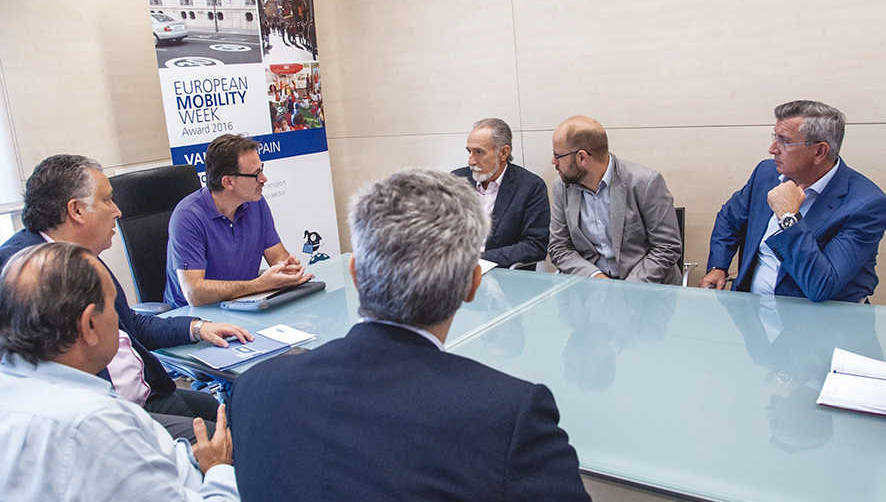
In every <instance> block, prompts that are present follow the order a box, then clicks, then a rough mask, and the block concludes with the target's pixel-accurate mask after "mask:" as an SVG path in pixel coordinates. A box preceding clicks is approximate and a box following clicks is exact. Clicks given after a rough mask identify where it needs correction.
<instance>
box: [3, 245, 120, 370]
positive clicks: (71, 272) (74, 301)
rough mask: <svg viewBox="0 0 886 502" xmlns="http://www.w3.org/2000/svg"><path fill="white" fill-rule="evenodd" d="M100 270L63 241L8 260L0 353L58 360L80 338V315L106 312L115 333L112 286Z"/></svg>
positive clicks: (32, 359)
mask: <svg viewBox="0 0 886 502" xmlns="http://www.w3.org/2000/svg"><path fill="white" fill-rule="evenodd" d="M103 269H104V267H103V266H101V264H100V263H99V262H98V260H97V259H96V258H95V257H94V256H93V255H92V253H90V252H89V250H87V249H86V248H84V247H81V246H77V245H75V244H69V243H63V242H54V243H47V244H40V245H37V246H31V247H28V248H25V249H22V250H21V251H19V252H18V253H16V254H15V255H13V257H12V258H11V259H10V260H9V262H8V263H7V264H6V267H4V268H3V272H2V274H0V353H13V354H18V355H19V356H21V357H22V358H23V359H25V360H27V361H29V362H31V363H34V364H36V363H37V362H38V361H52V360H58V358H59V357H61V356H62V355H63V354H65V353H66V352H68V351H69V350H70V349H71V348H72V347H73V346H74V345H75V343H76V342H77V340H78V339H79V338H80V336H81V332H82V331H83V330H82V326H81V324H82V322H81V321H82V318H83V314H84V312H86V311H89V312H90V313H92V312H96V313H99V314H100V313H102V312H106V313H107V314H108V316H109V317H113V318H114V319H113V322H114V323H115V324H114V326H113V327H114V329H116V314H115V313H113V311H114V304H113V303H114V294H113V291H110V290H113V289H114V286H113V282H111V279H110V275H108V273H107V271H105V270H103ZM93 324H94V323H93ZM115 334H116V333H115ZM114 351H116V348H114ZM111 357H113V354H111ZM109 361H110V357H108V358H107V361H105V362H104V363H103V364H101V365H98V369H99V370H100V369H101V368H102V367H104V366H105V365H107V363H108V362H109ZM96 371H98V370H96Z"/></svg>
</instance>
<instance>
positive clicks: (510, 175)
mask: <svg viewBox="0 0 886 502" xmlns="http://www.w3.org/2000/svg"><path fill="white" fill-rule="evenodd" d="M467 150H468V166H467V167H462V168H460V169H456V170H454V171H452V174H454V175H456V176H460V177H462V178H465V179H466V180H467V181H468V183H470V184H471V186H473V187H475V188H476V190H477V192H478V193H479V195H480V198H481V200H482V201H483V204H484V208H485V209H486V211H487V214H490V215H491V217H492V229H491V230H490V231H489V237H488V238H487V239H486V247H485V249H484V251H483V254H482V257H483V258H484V259H486V260H489V261H493V262H495V263H497V264H499V265H500V266H502V267H510V266H511V265H513V264H514V263H533V262H537V261H542V260H544V259H545V254H546V253H547V247H548V226H549V225H550V222H551V208H550V206H549V205H548V189H547V187H546V186H545V182H544V180H542V179H541V178H540V177H539V176H538V175H536V174H534V173H532V172H530V171H528V170H526V169H523V168H522V167H520V166H518V165H516V164H511V163H510V161H511V160H514V157H513V156H512V155H511V128H510V127H508V124H507V123H505V121H503V120H501V119H483V120H480V121H478V122H476V123H475V124H474V128H473V130H472V131H471V134H470V135H468V141H467Z"/></svg>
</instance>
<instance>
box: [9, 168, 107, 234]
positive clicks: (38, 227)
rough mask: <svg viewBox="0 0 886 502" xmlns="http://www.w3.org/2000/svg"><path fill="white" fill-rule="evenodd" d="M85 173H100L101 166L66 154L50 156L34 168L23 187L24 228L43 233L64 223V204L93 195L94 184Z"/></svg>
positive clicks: (90, 203)
mask: <svg viewBox="0 0 886 502" xmlns="http://www.w3.org/2000/svg"><path fill="white" fill-rule="evenodd" d="M89 169H95V170H97V171H101V170H102V166H101V164H99V163H98V162H96V161H95V160H93V159H90V158H89V157H84V156H82V155H68V154H61V155H53V156H52V157H47V158H45V159H43V161H41V162H40V163H39V164H37V167H35V168H34V172H32V173H31V176H30V177H29V178H28V182H27V184H26V185H25V208H24V210H23V211H22V222H23V223H24V225H25V228H27V229H28V230H30V231H32V232H44V231H46V230H49V229H52V228H55V227H57V226H58V225H60V224H62V223H64V222H65V219H66V218H67V212H68V201H70V200H71V199H89V198H91V197H92V196H93V195H94V194H95V180H94V179H93V178H92V176H90V175H89V173H88V172H87V171H88V170H89ZM92 202H93V201H90V202H89V206H90V207H92Z"/></svg>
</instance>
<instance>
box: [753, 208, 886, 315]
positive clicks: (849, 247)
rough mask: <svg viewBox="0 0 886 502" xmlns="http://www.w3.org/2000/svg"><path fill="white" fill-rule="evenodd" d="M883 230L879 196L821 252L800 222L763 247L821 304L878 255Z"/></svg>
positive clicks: (885, 214)
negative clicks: (771, 252)
mask: <svg viewBox="0 0 886 502" xmlns="http://www.w3.org/2000/svg"><path fill="white" fill-rule="evenodd" d="M884 228H886V198H884V197H883V196H882V195H881V196H879V197H876V198H874V199H872V200H870V201H869V202H868V203H867V204H863V205H861V207H859V208H858V209H857V210H856V211H854V212H853V214H851V215H850V216H849V217H848V218H847V220H846V221H845V222H844V223H843V224H842V226H840V228H839V230H837V233H836V235H834V236H833V237H832V238H831V239H830V240H829V241H828V243H827V244H825V246H824V247H823V248H822V247H819V244H818V241H817V240H816V238H815V236H814V235H813V233H812V231H811V230H810V228H809V225H807V224H806V221H804V220H802V219H801V220H800V221H799V222H798V223H797V224H796V225H794V226H792V227H791V228H789V229H787V230H785V231H784V232H776V233H775V234H773V235H772V236H771V237H769V238H768V239H766V244H768V245H769V247H770V248H772V251H773V252H774V253H775V255H776V256H778V259H779V260H781V266H782V267H784V268H785V271H786V272H787V273H788V274H789V275H790V276H791V277H792V278H793V279H794V281H795V282H796V283H797V285H798V286H799V287H800V289H801V290H803V294H805V295H806V297H807V298H809V299H810V300H812V301H814V302H820V301H824V300H828V299H830V298H832V297H834V296H835V295H837V294H838V293H840V292H841V291H842V290H843V289H844V288H845V287H846V286H847V285H848V284H849V282H850V281H852V280H853V279H854V278H855V277H856V276H857V275H858V274H859V272H860V271H861V269H862V267H864V266H865V265H866V264H867V263H869V262H870V261H871V259H872V258H873V257H875V256H876V255H877V249H878V247H879V245H880V239H882V238H883V230H884Z"/></svg>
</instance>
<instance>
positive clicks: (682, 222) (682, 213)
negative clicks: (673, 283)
mask: <svg viewBox="0 0 886 502" xmlns="http://www.w3.org/2000/svg"><path fill="white" fill-rule="evenodd" d="M674 209H675V210H676V211H677V226H679V227H680V259H679V260H677V266H678V267H680V270H682V271H683V287H684V288H685V287H686V286H688V285H689V272H691V271H692V269H693V268H695V267H697V266H698V263H686V262H685V261H684V258H685V257H686V208H685V207H675V208H674Z"/></svg>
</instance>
